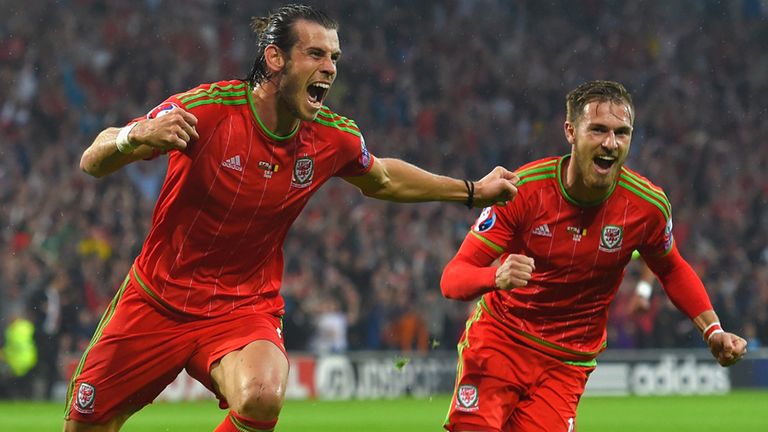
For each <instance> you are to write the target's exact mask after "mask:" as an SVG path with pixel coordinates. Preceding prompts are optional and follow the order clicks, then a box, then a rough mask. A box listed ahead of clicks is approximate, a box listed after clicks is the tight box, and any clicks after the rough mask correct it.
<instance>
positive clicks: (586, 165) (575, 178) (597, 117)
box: [564, 100, 632, 202]
mask: <svg viewBox="0 0 768 432" xmlns="http://www.w3.org/2000/svg"><path fill="white" fill-rule="evenodd" d="M565 136H566V138H567V139H568V142H569V143H570V144H571V147H572V152H571V160H570V161H569V163H568V169H567V171H566V178H565V179H564V181H565V186H566V190H567V191H568V193H569V194H570V195H571V196H572V197H573V198H574V199H576V200H578V201H581V202H593V201H597V200H600V199H601V198H603V197H605V195H606V194H607V193H608V192H609V191H610V189H611V187H612V186H613V184H614V183H615V182H616V180H617V179H618V176H619V172H620V170H621V166H622V165H623V164H624V161H625V160H626V159H627V155H628V154H629V145H630V141H631V139H632V112H631V108H630V107H629V106H627V105H626V104H623V103H617V102H612V101H601V100H595V101H592V102H590V103H588V104H586V105H585V106H584V110H583V111H582V112H581V113H580V115H579V116H578V117H577V120H576V121H575V122H574V123H571V122H569V121H566V122H565Z"/></svg>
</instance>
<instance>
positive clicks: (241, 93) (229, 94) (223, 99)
mask: <svg viewBox="0 0 768 432" xmlns="http://www.w3.org/2000/svg"><path fill="white" fill-rule="evenodd" d="M227 90H231V91H227ZM246 90H247V89H245V84H243V83H240V84H229V85H226V86H223V87H221V86H219V85H218V84H211V86H210V87H208V88H200V89H197V90H193V91H190V92H187V93H182V94H180V95H179V96H178V99H179V101H180V102H181V104H182V107H184V109H192V108H194V107H196V106H200V105H208V104H221V105H245V104H246V103H248V101H247V99H246V98H245V93H246ZM196 99H199V100H196ZM195 100H196V101H195ZM193 101H194V102H193Z"/></svg>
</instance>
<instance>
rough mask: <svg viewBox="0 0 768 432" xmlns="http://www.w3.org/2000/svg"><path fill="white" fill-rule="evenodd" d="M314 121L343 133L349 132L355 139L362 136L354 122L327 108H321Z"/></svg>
mask: <svg viewBox="0 0 768 432" xmlns="http://www.w3.org/2000/svg"><path fill="white" fill-rule="evenodd" d="M321 117H322V118H321ZM314 121H315V122H317V123H320V124H321V125H325V126H329V127H332V128H336V129H338V130H341V131H344V132H349V133H351V134H352V135H354V136H356V137H360V136H362V134H361V133H360V129H359V128H358V127H357V124H356V123H355V121H354V120H351V119H348V118H346V117H344V116H340V115H338V114H336V113H334V112H333V111H331V110H330V109H329V108H328V107H327V106H323V107H322V108H321V109H320V111H318V113H317V117H315V120H314Z"/></svg>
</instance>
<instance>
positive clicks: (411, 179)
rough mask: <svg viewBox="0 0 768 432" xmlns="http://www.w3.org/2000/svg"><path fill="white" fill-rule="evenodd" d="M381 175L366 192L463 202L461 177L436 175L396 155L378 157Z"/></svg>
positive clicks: (395, 198) (375, 195)
mask: <svg viewBox="0 0 768 432" xmlns="http://www.w3.org/2000/svg"><path fill="white" fill-rule="evenodd" d="M379 162H380V163H381V167H382V169H383V170H384V178H385V181H383V182H382V183H381V184H380V185H378V186H379V187H378V188H376V189H374V190H368V191H364V193H365V194H366V195H367V196H370V197H373V198H378V199H383V200H387V201H397V202H424V201H454V202H465V201H466V200H467V196H468V190H467V186H466V184H465V183H464V181H463V180H459V179H454V178H451V177H446V176H442V175H437V174H433V173H430V172H428V171H425V170H423V169H421V168H419V167H417V166H415V165H411V164H409V163H407V162H405V161H402V160H399V159H379Z"/></svg>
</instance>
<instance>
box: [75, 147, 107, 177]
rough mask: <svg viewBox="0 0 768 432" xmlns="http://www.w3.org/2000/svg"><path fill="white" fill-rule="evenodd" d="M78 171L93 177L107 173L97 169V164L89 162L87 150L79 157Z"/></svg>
mask: <svg viewBox="0 0 768 432" xmlns="http://www.w3.org/2000/svg"><path fill="white" fill-rule="evenodd" d="M80 171H82V172H84V173H86V174H88V175H89V176H91V177H95V178H102V177H104V176H105V175H107V173H105V172H103V171H102V170H100V169H99V167H98V165H97V164H94V163H92V162H90V158H88V152H87V151H86V153H84V154H83V157H82V158H80Z"/></svg>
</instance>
